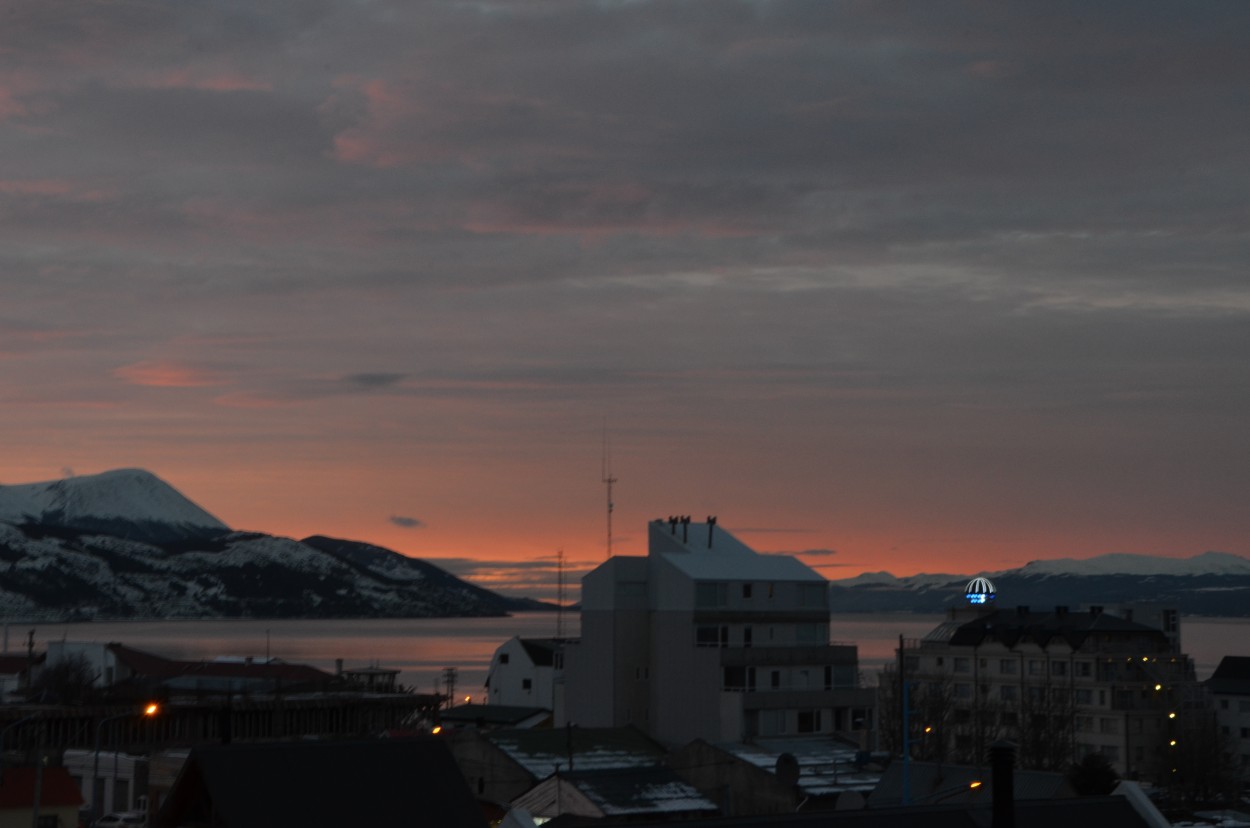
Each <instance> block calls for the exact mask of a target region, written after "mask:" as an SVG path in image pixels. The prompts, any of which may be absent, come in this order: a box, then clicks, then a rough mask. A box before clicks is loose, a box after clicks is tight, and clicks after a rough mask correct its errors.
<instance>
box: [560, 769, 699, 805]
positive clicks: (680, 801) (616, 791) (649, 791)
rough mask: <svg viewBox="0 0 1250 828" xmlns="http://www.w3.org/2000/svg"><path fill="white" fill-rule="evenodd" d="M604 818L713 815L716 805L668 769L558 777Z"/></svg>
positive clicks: (611, 770) (615, 771) (605, 770)
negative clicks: (693, 813)
mask: <svg viewBox="0 0 1250 828" xmlns="http://www.w3.org/2000/svg"><path fill="white" fill-rule="evenodd" d="M560 780H561V781H562V783H564V784H569V785H572V786H574V787H575V788H577V789H578V790H579V791H581V792H582V794H583V795H584V796H585V797H586V798H587V799H589V800H590V801H591V802H593V803H594V804H595V805H596V806H597V807H598V808H599V809H600V810H601V811H603V813H604V815H605V816H622V815H625V814H650V813H657V812H658V813H668V814H678V813H680V814H690V813H691V812H695V813H698V812H703V813H708V814H712V813H715V812H716V805H715V804H714V803H712V802H711V801H709V800H708V799H707V798H705V797H704V796H703V794H701V793H699V792H698V791H697V790H695V788H694V787H693V786H691V785H690V784H689V783H688V782H686V781H684V780H683V779H682V778H681V777H680V776H678V775H677V773H676V772H675V771H673V770H672V769H671V768H666V767H663V766H661V765H653V766H651V767H646V768H624V769H617V768H608V769H604V770H588V771H575V772H573V773H562V774H560Z"/></svg>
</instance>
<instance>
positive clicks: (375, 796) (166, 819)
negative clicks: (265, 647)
mask: <svg viewBox="0 0 1250 828" xmlns="http://www.w3.org/2000/svg"><path fill="white" fill-rule="evenodd" d="M210 813H211V814H212V816H213V824H215V825H227V826H229V827H230V828H253V826H255V828H271V826H274V825H376V826H386V825H404V826H418V828H420V826H430V828H435V826H437V827H438V828H443V826H446V828H462V827H463V828H485V825H486V823H485V820H484V818H483V817H482V813H481V810H480V809H479V808H478V806H477V803H476V802H475V801H474V798H473V795H472V793H471V792H470V791H469V788H468V785H467V784H466V783H465V781H464V777H463V776H462V775H461V773H460V770H459V769H458V768H457V767H456V763H455V761H454V760H453V759H452V755H451V751H450V750H449V749H448V748H447V745H446V744H444V743H443V742H442V741H441V740H439V739H437V738H424V739H388V740H379V741H362V742H333V741H327V742H284V743H277V744H235V745H207V746H202V747H196V748H194V749H193V750H192V751H191V755H190V756H189V757H188V758H187V763H186V765H185V766H184V767H183V770H182V772H181V773H180V774H179V775H178V779H177V781H176V782H175V783H174V786H173V789H172V790H171V791H170V793H169V795H168V796H167V797H166V799H165V804H164V806H163V807H162V808H161V812H160V814H159V815H158V819H157V823H156V824H157V826H173V825H182V824H189V823H193V822H194V823H197V824H198V823H199V821H203V820H205V819H206V818H207V815H208V814H210Z"/></svg>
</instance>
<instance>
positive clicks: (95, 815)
mask: <svg viewBox="0 0 1250 828" xmlns="http://www.w3.org/2000/svg"><path fill="white" fill-rule="evenodd" d="M160 712H161V707H160V705H159V704H157V703H156V702H149V703H148V704H146V705H144V707H143V710H142V711H141V712H140V713H139V715H141V716H143V717H144V718H148V719H151V718H153V717H155V716H156V715H157V714H158V713H160ZM135 715H136V714H135V713H134V712H130V713H118V714H117V715H116V716H106V717H105V718H103V719H101V720H100V721H99V722H97V723H96V726H95V759H94V760H93V761H92V763H91V818H92V819H99V818H100V804H101V800H102V799H103V797H102V794H103V791H102V790H100V787H101V786H100V784H99V783H100V733H101V731H103V730H104V726H105V725H106V724H108V723H109V722H117V721H121V720H122V719H130V718H133V717H134V716H135ZM113 781H114V784H116V782H117V777H116V770H114V778H113Z"/></svg>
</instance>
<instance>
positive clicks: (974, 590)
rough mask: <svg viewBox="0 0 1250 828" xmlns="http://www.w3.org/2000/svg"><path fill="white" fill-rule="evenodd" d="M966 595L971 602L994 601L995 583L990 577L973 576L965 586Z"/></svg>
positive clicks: (987, 602)
mask: <svg viewBox="0 0 1250 828" xmlns="http://www.w3.org/2000/svg"><path fill="white" fill-rule="evenodd" d="M964 597H965V598H967V599H968V603H969V604H989V603H992V602H993V601H994V584H993V583H991V582H990V579H989V578H973V579H972V580H971V581H969V582H968V586H966V587H964Z"/></svg>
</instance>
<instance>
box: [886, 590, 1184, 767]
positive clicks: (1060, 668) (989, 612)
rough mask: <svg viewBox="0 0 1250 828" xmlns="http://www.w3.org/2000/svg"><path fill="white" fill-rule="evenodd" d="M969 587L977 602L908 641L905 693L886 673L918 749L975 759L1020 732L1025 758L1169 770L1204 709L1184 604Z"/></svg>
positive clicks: (897, 717)
mask: <svg viewBox="0 0 1250 828" xmlns="http://www.w3.org/2000/svg"><path fill="white" fill-rule="evenodd" d="M974 583H975V582H974ZM967 591H968V594H969V599H968V601H969V602H968V605H967V606H964V607H961V608H958V609H953V610H951V611H950V613H949V615H948V617H947V619H946V620H945V621H944V622H943V623H941V624H939V625H938V626H937V627H936V628H934V629H933V630H932V631H931V632H930V633H929V634H928V635H926V636H925V637H924V638H923V639H920V640H919V641H912V642H905V645H904V647H903V661H902V672H903V676H904V684H905V686H906V689H907V691H908V692H907V693H906V694H905V695H906V699H905V700H904V698H903V696H904V694H903V693H901V692H899V690H898V689H897V688H899V687H900V685H899V684H898V680H897V670H891V671H888V672H887V674H886V676H885V677H884V678H883V681H882V687H883V692H884V693H885V694H886V695H887V696H888V697H889V701H888V702H887V701H883V702H882V703H883V705H885V704H889V705H890V706H891V708H892V712H893V711H894V710H898V711H901V712H898V713H895V714H894V715H892V716H891V717H890V718H891V723H892V726H895V727H899V726H901V724H902V722H903V721H905V722H906V733H907V740H908V742H909V745H908V748H909V750H910V751H912V753H913V755H915V754H919V755H922V756H925V757H927V758H928V757H931V758H937V759H955V760H958V761H964V762H968V763H972V764H975V763H977V762H979V761H981V760H982V758H983V756H984V755H985V751H986V749H987V748H988V746H989V745H990V744H991V743H993V742H994V741H995V740H997V739H1010V740H1012V741H1014V742H1016V743H1017V744H1018V745H1019V747H1020V761H1021V763H1022V765H1023V766H1024V767H1031V768H1039V769H1060V768H1063V767H1064V766H1065V765H1067V764H1069V763H1071V762H1076V761H1079V760H1080V759H1081V758H1083V757H1084V756H1086V755H1088V754H1091V753H1098V754H1101V755H1102V756H1104V757H1105V758H1106V759H1107V760H1108V761H1109V762H1110V763H1111V764H1112V765H1113V766H1114V767H1115V769H1116V770H1117V771H1118V772H1119V773H1120V774H1121V775H1122V776H1125V777H1127V778H1140V779H1145V780H1150V781H1166V780H1167V778H1168V775H1169V774H1170V773H1172V772H1173V767H1174V766H1175V765H1176V762H1175V761H1174V758H1175V757H1176V756H1177V755H1179V741H1180V740H1181V739H1182V734H1183V733H1184V732H1185V728H1186V723H1187V721H1188V720H1191V719H1192V720H1195V721H1196V720H1197V719H1198V718H1199V717H1201V716H1202V715H1203V702H1202V698H1201V692H1200V689H1199V685H1198V684H1197V682H1196V679H1195V675H1194V668H1193V663H1192V661H1191V660H1190V659H1189V658H1188V657H1187V656H1186V655H1184V654H1183V653H1182V652H1181V651H1180V626H1179V614H1178V612H1177V611H1176V610H1175V609H1171V608H1166V607H1156V606H1141V605H1138V606H1118V607H1110V606H1108V607H1098V606H1095V607H1090V608H1088V609H1084V610H1070V609H1069V608H1067V607H1062V606H1059V607H1054V608H1051V609H1047V610H1043V611H1039V610H1033V609H1030V608H1029V607H1015V608H1011V609H1000V608H998V607H997V606H996V604H995V602H994V600H993V598H992V597H989V598H988V599H987V597H986V596H987V590H986V589H985V588H984V586H983V585H978V587H977V588H974V584H969V588H968V590H967ZM988 594H989V595H990V596H992V594H993V593H992V586H991V587H990V589H989V590H988ZM892 688H893V689H892ZM895 706H897V707H895Z"/></svg>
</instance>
